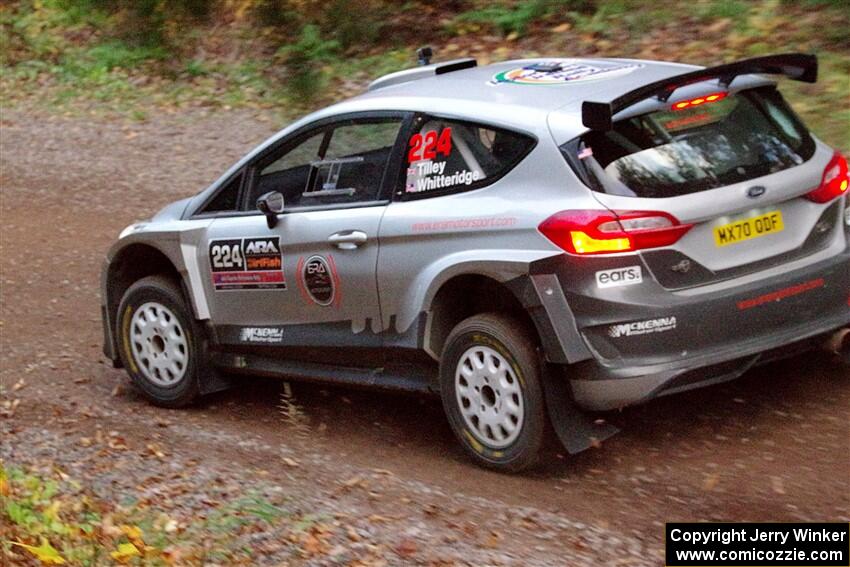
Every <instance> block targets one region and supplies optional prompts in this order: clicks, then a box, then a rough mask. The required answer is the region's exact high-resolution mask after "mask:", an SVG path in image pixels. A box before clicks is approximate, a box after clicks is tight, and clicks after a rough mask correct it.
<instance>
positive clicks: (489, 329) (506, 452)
mask: <svg viewBox="0 0 850 567" xmlns="http://www.w3.org/2000/svg"><path fill="white" fill-rule="evenodd" d="M531 336H532V335H531V333H530V332H528V331H527V330H525V326H524V325H522V324H521V323H520V322H518V321H516V320H514V319H513V318H510V317H507V316H504V315H500V314H495V313H488V314H483V315H476V316H474V317H470V318H469V319H466V320H464V321H462V322H460V323H459V324H458V325H457V326H456V327H455V328H454V330H453V331H452V332H451V334H450V335H449V337H448V339H447V340H446V345H445V348H444V349H443V356H442V358H441V362H440V387H441V394H442V399H443V407H444V408H445V411H446V414H447V416H448V418H449V423H450V424H451V426H452V429H453V430H454V432H455V435H457V437H458V439H459V440H460V442H461V445H463V447H464V449H465V450H466V451H467V453H469V454H470V455H471V456H472V457H473V458H474V459H475V460H476V461H477V462H478V463H479V464H481V465H484V466H486V467H489V468H494V469H497V470H502V471H507V472H516V471H520V470H523V469H527V468H529V467H531V466H533V465H534V464H536V463H537V461H538V459H539V455H540V452H541V449H542V447H543V445H544V440H545V433H546V409H545V403H544V400H543V389H542V386H541V376H540V372H541V371H540V364H539V362H538V358H537V352H536V349H535V342H534V340H532V338H531Z"/></svg>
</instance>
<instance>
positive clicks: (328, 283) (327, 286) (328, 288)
mask: <svg viewBox="0 0 850 567" xmlns="http://www.w3.org/2000/svg"><path fill="white" fill-rule="evenodd" d="M298 272H299V273H300V276H301V277H300V279H299V282H298V284H299V287H300V288H301V294H302V296H303V297H304V299H305V301H311V302H313V303H315V304H316V305H321V306H328V305H333V304H337V305H338V304H339V302H340V300H341V297H340V294H339V275H338V274H337V271H336V264H335V263H334V260H333V257H332V256H328V257H327V258H325V257H324V256H318V255H316V256H310V257H309V258H307V259H306V260H305V259H304V258H301V259H300V260H299V261H298Z"/></svg>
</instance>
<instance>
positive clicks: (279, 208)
mask: <svg viewBox="0 0 850 567" xmlns="http://www.w3.org/2000/svg"><path fill="white" fill-rule="evenodd" d="M257 208H258V209H259V210H260V212H261V213H263V214H264V215H266V224H268V225H269V228H274V227H275V226H277V215H279V214H280V213H282V212H283V195H281V194H280V193H279V192H277V191H269V192H268V193H265V194H263V195H260V198H259V199H257Z"/></svg>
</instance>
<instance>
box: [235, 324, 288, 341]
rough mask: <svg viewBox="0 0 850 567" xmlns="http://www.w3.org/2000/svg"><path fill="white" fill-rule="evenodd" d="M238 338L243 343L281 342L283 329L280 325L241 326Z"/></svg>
mask: <svg viewBox="0 0 850 567" xmlns="http://www.w3.org/2000/svg"><path fill="white" fill-rule="evenodd" d="M239 340H240V341H241V342H243V343H264V344H269V343H281V342H283V329H282V328H280V327H242V329H241V330H240V331H239Z"/></svg>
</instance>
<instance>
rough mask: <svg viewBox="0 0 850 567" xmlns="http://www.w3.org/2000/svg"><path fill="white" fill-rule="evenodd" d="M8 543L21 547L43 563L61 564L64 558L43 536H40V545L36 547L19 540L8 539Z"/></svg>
mask: <svg viewBox="0 0 850 567" xmlns="http://www.w3.org/2000/svg"><path fill="white" fill-rule="evenodd" d="M9 543H11V544H12V545H17V546H18V547H23V548H24V549H26V550H27V551H29V552H30V553H32V554H33V555H34V556H35V558H36V559H38V560H39V561H41V562H42V563H43V564H45V565H62V564H63V563H65V560H64V559H62V556H61V555H59V551H58V550H57V549H56V548H55V547H53V546H52V545H50V542H49V541H47V540H46V539H45V538H41V545H39V546H38V547H35V546H32V545H27V544H25V543H21V542H19V541H10V542H9Z"/></svg>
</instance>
